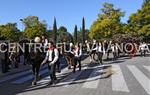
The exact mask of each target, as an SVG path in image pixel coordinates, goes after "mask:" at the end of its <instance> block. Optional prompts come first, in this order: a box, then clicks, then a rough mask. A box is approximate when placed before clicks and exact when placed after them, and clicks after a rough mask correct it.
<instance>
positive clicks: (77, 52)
mask: <svg viewBox="0 0 150 95" xmlns="http://www.w3.org/2000/svg"><path fill="white" fill-rule="evenodd" d="M36 39H37V38H36ZM37 40H38V39H37ZM35 42H38V41H35ZM46 42H47V41H46ZM44 43H45V42H44ZM47 45H48V49H47V51H46V53H44V55H45V56H44V58H42V57H41V55H43V54H42V53H41V52H39V51H37V52H36V54H33V53H32V54H33V55H32V57H34V58H32V62H33V64H32V71H33V74H34V80H33V82H32V85H36V82H37V81H38V79H39V78H38V77H39V69H40V67H41V66H42V65H43V64H47V65H48V66H47V67H48V70H49V75H50V79H51V80H50V82H49V84H50V85H52V84H56V83H57V82H58V80H57V77H56V72H57V71H59V72H60V62H61V61H60V58H61V56H62V55H63V54H62V53H64V52H62V51H60V50H59V49H58V48H57V47H56V45H55V44H54V43H53V42H52V41H49V42H48V43H45V46H47ZM62 47H63V46H62ZM69 48H70V49H69V51H68V52H65V53H67V54H69V55H72V57H71V56H70V57H71V59H73V60H72V61H73V62H72V69H73V70H72V72H73V73H75V72H76V67H77V64H78V67H79V71H80V70H81V55H82V49H81V47H80V45H79V44H76V45H73V44H70V46H69ZM64 57H65V54H64ZM40 59H41V60H40Z"/></svg>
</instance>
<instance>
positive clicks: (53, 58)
mask: <svg viewBox="0 0 150 95" xmlns="http://www.w3.org/2000/svg"><path fill="white" fill-rule="evenodd" d="M58 59H59V52H58V50H57V48H56V47H55V45H54V43H53V42H52V41H50V42H49V49H48V51H47V53H46V57H45V59H44V61H43V62H42V64H44V63H48V70H49V74H50V78H51V81H50V83H49V84H50V85H52V84H56V83H57V82H58V80H57V78H56V64H57V62H58V61H59V60H58Z"/></svg>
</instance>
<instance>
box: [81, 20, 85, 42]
mask: <svg viewBox="0 0 150 95" xmlns="http://www.w3.org/2000/svg"><path fill="white" fill-rule="evenodd" d="M85 39H86V36H85V19H84V17H83V19H82V43H84V42H85Z"/></svg>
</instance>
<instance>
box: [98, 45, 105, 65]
mask: <svg viewBox="0 0 150 95" xmlns="http://www.w3.org/2000/svg"><path fill="white" fill-rule="evenodd" d="M103 54H105V49H104V46H103V44H102V42H99V44H98V49H97V55H98V61H99V63H100V64H103V62H102V58H103Z"/></svg>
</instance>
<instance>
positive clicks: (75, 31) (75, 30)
mask: <svg viewBox="0 0 150 95" xmlns="http://www.w3.org/2000/svg"><path fill="white" fill-rule="evenodd" d="M77 42H78V27H77V25H75V28H74V43H77Z"/></svg>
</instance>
